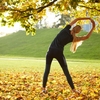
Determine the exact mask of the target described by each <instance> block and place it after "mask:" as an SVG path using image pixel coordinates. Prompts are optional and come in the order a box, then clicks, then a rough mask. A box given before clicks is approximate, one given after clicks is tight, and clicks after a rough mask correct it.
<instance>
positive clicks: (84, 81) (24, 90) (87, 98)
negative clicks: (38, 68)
mask: <svg viewBox="0 0 100 100" xmlns="http://www.w3.org/2000/svg"><path fill="white" fill-rule="evenodd" d="M42 74H43V73H40V72H22V73H21V72H20V73H17V72H16V73H13V72H1V73H0V100H99V99H100V73H97V72H91V73H86V72H78V73H72V77H73V81H74V84H75V87H76V88H77V89H78V90H79V91H80V94H77V93H74V92H72V91H71V90H70V87H69V85H68V83H67V81H66V79H65V76H64V75H63V74H62V73H61V72H54V73H51V74H50V76H49V80H48V83H47V86H48V92H47V93H45V94H41V91H42V89H41V86H42Z"/></svg>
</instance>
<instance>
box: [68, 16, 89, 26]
mask: <svg viewBox="0 0 100 100" xmlns="http://www.w3.org/2000/svg"><path fill="white" fill-rule="evenodd" d="M79 20H91V18H88V17H84V18H76V19H74V20H73V21H72V22H71V23H70V24H69V25H71V26H72V25H74V24H75V23H76V22H77V21H79Z"/></svg>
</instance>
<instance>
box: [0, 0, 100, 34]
mask: <svg viewBox="0 0 100 100" xmlns="http://www.w3.org/2000/svg"><path fill="white" fill-rule="evenodd" d="M46 8H48V9H49V11H51V12H55V13H61V14H63V15H70V17H71V18H72V17H73V18H74V17H92V18H94V19H95V21H96V22H97V23H98V24H97V28H96V29H97V31H100V24H99V23H100V0H0V23H1V24H2V25H8V26H13V25H14V23H15V22H20V23H21V26H22V27H24V28H25V29H26V33H27V34H29V33H32V34H33V35H34V33H35V24H36V23H37V22H38V21H40V20H41V19H42V18H43V16H45V15H46ZM82 23H83V22H82Z"/></svg>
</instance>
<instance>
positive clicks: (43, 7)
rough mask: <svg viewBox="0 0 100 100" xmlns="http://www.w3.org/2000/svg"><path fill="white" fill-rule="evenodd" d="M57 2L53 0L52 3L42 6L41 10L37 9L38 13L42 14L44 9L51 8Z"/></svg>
mask: <svg viewBox="0 0 100 100" xmlns="http://www.w3.org/2000/svg"><path fill="white" fill-rule="evenodd" d="M56 1H57V0H53V1H52V2H50V3H48V4H47V5H45V6H42V7H39V8H38V9H37V12H38V13H39V12H41V11H42V10H43V9H45V8H46V7H49V6H51V5H53V4H54V3H55V2H56Z"/></svg>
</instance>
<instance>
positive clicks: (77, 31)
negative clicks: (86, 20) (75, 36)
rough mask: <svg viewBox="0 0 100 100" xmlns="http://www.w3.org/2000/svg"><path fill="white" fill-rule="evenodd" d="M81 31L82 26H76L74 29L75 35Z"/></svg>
mask: <svg viewBox="0 0 100 100" xmlns="http://www.w3.org/2000/svg"><path fill="white" fill-rule="evenodd" d="M81 29H82V28H81V26H80V25H76V26H75V27H73V31H74V33H79V32H80V30H81Z"/></svg>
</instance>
